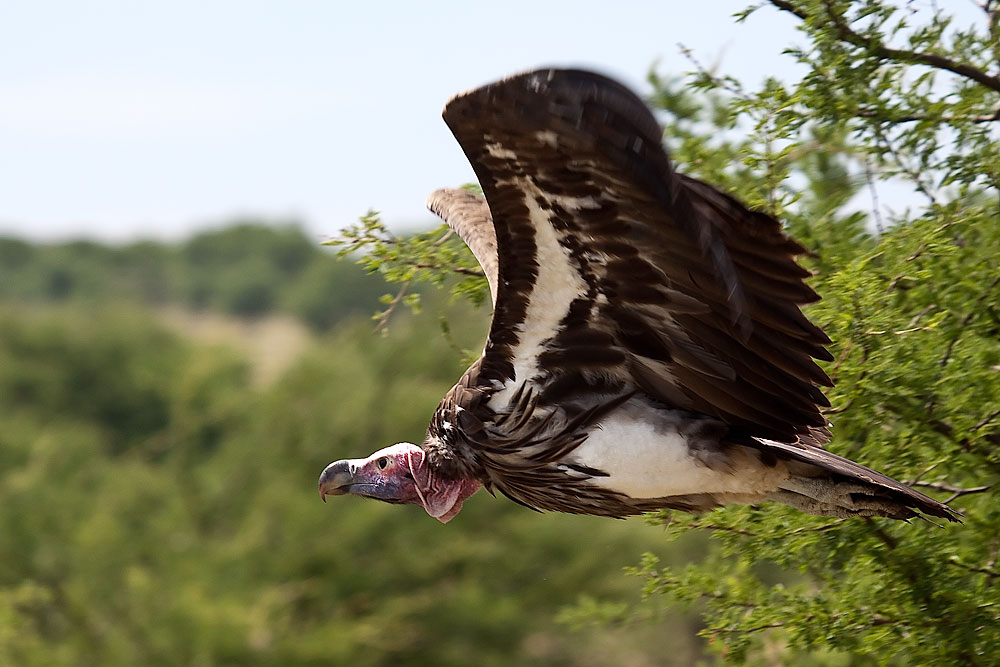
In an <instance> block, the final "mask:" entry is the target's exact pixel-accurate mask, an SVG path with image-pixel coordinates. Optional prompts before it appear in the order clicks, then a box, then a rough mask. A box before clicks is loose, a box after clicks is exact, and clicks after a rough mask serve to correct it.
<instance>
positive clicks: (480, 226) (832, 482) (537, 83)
mask: <svg viewBox="0 0 1000 667" xmlns="http://www.w3.org/2000/svg"><path fill="white" fill-rule="evenodd" d="M444 120H445V122H446V123H447V124H448V127H449V128H451V131H452V132H453V133H454V135H455V138H456V139H457V140H458V142H459V144H461V146H462V149H463V150H464V151H465V154H466V156H467V157H468V159H469V162H471V163H472V167H473V169H474V170H475V172H476V176H477V177H478V178H479V182H480V184H481V186H482V190H483V193H484V195H485V197H483V196H480V195H478V194H475V193H472V192H469V191H466V190H438V191H436V192H434V193H433V194H431V196H430V198H429V199H428V201H427V205H428V207H429V208H430V210H431V211H433V212H434V213H436V214H437V215H439V216H440V217H442V218H443V219H444V220H445V221H446V222H447V223H448V224H449V225H450V226H451V227H452V229H454V230H455V232H457V233H458V235H459V236H461V238H462V239H463V240H464V241H465V242H466V244H468V246H469V248H470V249H471V250H472V252H473V253H474V254H475V256H476V258H477V259H478V260H479V263H480V264H481V265H482V268H483V271H484V273H485V274H486V277H487V279H488V281H489V287H490V292H491V294H492V297H493V320H492V323H491V325H490V331H489V337H488V338H487V340H486V344H485V346H484V349H483V354H482V356H481V357H480V358H479V360H478V361H476V362H475V363H474V364H472V366H471V367H470V368H469V369H468V370H467V371H466V372H465V374H464V375H463V376H462V377H461V379H460V380H459V381H458V383H457V384H456V385H455V386H454V387H453V388H452V389H451V391H449V392H448V394H447V395H446V396H445V397H444V399H443V400H442V401H441V404H440V405H439V406H438V408H437V411H436V412H435V413H434V416H433V417H432V418H431V422H430V426H429V427H428V429H427V435H426V437H425V438H424V441H423V443H421V444H420V445H415V444H410V443H399V444H395V445H392V446H390V447H386V448H385V449H381V450H379V451H377V452H375V453H374V454H372V455H371V456H369V457H368V458H363V459H350V460H343V461H335V462H334V463H331V464H330V465H329V466H327V468H326V469H325V470H324V471H323V473H322V475H321V476H320V478H319V491H320V495H321V496H323V497H324V498H325V496H329V495H342V494H348V493H350V494H354V495H358V496H365V497H368V498H375V499H378V500H382V501H386V502H390V503H413V504H417V505H420V506H421V507H423V508H424V509H425V510H426V511H427V513H428V514H430V515H431V516H432V517H435V518H437V519H438V520H440V521H442V522H447V521H449V520H451V519H452V518H453V517H454V516H455V515H456V514H457V513H458V512H459V510H460V509H461V507H462V503H463V502H464V501H465V499H466V498H468V497H469V496H471V495H472V494H473V493H475V492H476V491H477V490H479V489H480V488H482V487H485V488H486V489H487V490H488V491H489V492H490V493H493V494H495V492H497V491H499V492H500V493H502V494H503V495H505V496H507V497H508V498H510V499H511V500H513V501H515V502H517V503H520V504H522V505H525V506H527V507H529V508H532V509H535V510H540V511H541V510H552V511H558V512H569V513H573V514H595V515H601V516H611V517H623V516H626V515H631V514H638V513H641V512H645V511H648V510H655V509H658V508H670V509H679V510H686V511H691V512H701V511H704V510H708V509H710V508H713V507H718V506H720V505H724V504H727V503H748V504H756V503H759V502H761V501H765V500H772V501H778V502H782V503H785V504H787V505H790V506H792V507H795V508H798V509H800V510H802V511H804V512H808V513H811V514H820V515H826V516H835V517H849V516H863V517H868V516H884V517H891V518H894V519H909V518H911V517H914V516H920V515H921V514H927V515H932V516H936V517H943V518H945V519H949V520H957V518H956V515H955V513H954V512H953V511H952V510H951V509H950V508H948V507H947V506H946V505H944V504H943V503H940V502H938V501H936V500H934V499H932V498H929V497H927V496H925V495H923V494H921V493H918V492H916V491H914V490H913V489H911V488H909V487H907V486H906V485H904V484H901V483H900V482H897V481H896V480H894V479H891V478H889V477H887V476H886V475H883V474H881V473H879V472H876V471H874V470H871V469H869V468H865V467H864V466H861V465H858V464H857V463H854V462H853V461H849V460H847V459H844V458H841V457H840V456H837V455H836V454H832V453H830V452H828V451H826V450H825V449H824V445H825V444H826V443H827V441H828V440H829V437H830V435H829V432H828V431H827V426H828V424H827V421H826V419H824V417H823V414H822V412H821V409H822V408H823V407H827V406H829V405H830V404H829V402H828V401H827V399H826V397H825V396H824V395H823V392H822V390H821V389H820V387H821V386H830V384H831V382H830V379H829V377H827V375H826V373H824V372H823V370H822V369H820V367H819V366H817V365H816V363H815V361H814V359H820V360H824V361H830V360H832V359H833V357H832V356H831V355H830V353H829V352H828V351H827V350H826V348H825V345H826V344H827V343H829V342H830V339H829V338H827V336H826V335H825V334H824V333H823V331H822V330H821V329H820V328H819V327H817V326H816V325H814V324H813V323H811V322H810V321H809V320H808V319H807V318H806V317H805V315H803V314H802V311H801V310H800V309H799V307H800V306H801V305H802V304H806V303H810V302H813V301H816V300H818V299H819V297H818V296H817V294H816V293H815V292H814V291H813V290H812V289H811V288H810V287H809V286H808V285H806V284H805V282H804V279H805V278H806V277H808V275H809V273H808V272H807V271H806V270H805V269H803V268H802V267H801V266H799V265H798V264H797V263H796V261H795V256H796V255H798V254H800V253H802V252H804V248H803V247H802V246H801V245H799V244H798V243H796V242H795V241H794V240H792V239H791V238H789V237H788V236H787V235H786V234H785V233H784V231H783V230H782V227H781V224H780V223H779V222H778V221H777V220H775V219H774V218H772V217H770V216H769V215H767V214H765V213H762V212H759V211H752V210H749V209H747V208H746V207H744V206H743V205H742V204H740V203H739V202H738V201H736V200H735V199H733V198H732V197H729V196H727V195H725V194H723V193H722V192H719V191H718V190H716V189H715V188H713V187H712V186H710V185H707V184H705V183H702V182H700V181H698V180H695V179H693V178H689V177H687V176H684V175H682V174H679V173H677V172H675V171H674V169H673V167H672V166H671V164H670V160H669V158H668V157H667V154H666V152H665V150H664V148H663V146H662V144H661V129H660V127H659V125H658V124H657V122H656V120H655V119H654V118H653V115H652V114H651V113H650V111H649V109H648V108H647V107H646V105H645V104H644V103H643V102H642V100H640V99H639V98H638V97H637V96H636V95H635V94H633V93H632V92H631V91H629V90H628V89H627V88H625V87H624V86H623V85H621V84H619V83H617V82H615V81H613V80H611V79H608V78H606V77H604V76H601V75H599V74H595V73H592V72H587V71H580V70H558V69H545V70H538V71H534V72H528V73H525V74H518V75H515V76H512V77H509V78H506V79H503V80H501V81H498V82H496V83H492V84H489V85H486V86H483V87H481V88H477V89H475V90H472V91H470V92H466V93H462V94H459V95H457V96H456V97H454V98H453V99H452V100H451V101H450V102H448V104H447V105H446V106H445V108H444Z"/></svg>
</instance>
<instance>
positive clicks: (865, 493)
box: [756, 440, 961, 523]
mask: <svg viewBox="0 0 1000 667" xmlns="http://www.w3.org/2000/svg"><path fill="white" fill-rule="evenodd" d="M758 443H759V444H758V445H756V446H758V447H759V448H760V449H761V450H762V451H766V452H770V453H771V454H773V455H775V456H777V457H778V458H780V459H782V460H784V461H786V462H789V463H791V464H792V465H790V466H789V469H790V472H791V473H792V474H791V476H790V477H789V479H787V480H786V481H785V482H783V483H782V484H781V485H780V489H781V490H780V491H778V492H776V493H774V494H772V499H773V500H777V501H779V502H783V503H785V504H788V505H792V506H793V507H797V508H799V509H801V510H803V511H805V512H809V513H810V514H822V515H827V516H884V517H889V518H892V519H910V518H913V517H916V516H919V514H928V515H930V516H936V517H940V518H942V519H947V520H948V521H955V522H959V523H960V522H961V519H960V515H959V514H958V512H956V511H955V510H953V509H951V508H950V507H948V506H947V505H945V504H944V503H942V502H939V501H937V500H934V499H933V498H930V497H928V496H925V495H924V494H922V493H920V492H919V491H915V490H913V489H911V488H910V487H908V486H906V485H905V484H903V483H902V482H898V481H896V480H894V479H893V478H891V477H889V476H888V475H883V474H882V473H880V472H878V471H875V470H872V469H871V468H866V467H865V466H863V465H860V464H858V463H855V462H854V461H851V460H850V459H845V458H844V457H842V456H837V455H836V454H833V453H831V452H828V451H826V450H825V449H820V448H819V447H814V446H812V445H808V444H803V443H795V444H786V443H781V442H774V441H772V440H758ZM796 462H797V463H798V464H802V465H795V463H796Z"/></svg>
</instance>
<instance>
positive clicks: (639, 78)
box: [0, 0, 802, 242]
mask: <svg viewBox="0 0 1000 667" xmlns="http://www.w3.org/2000/svg"><path fill="white" fill-rule="evenodd" d="M748 2H749V0H738V1H733V0H713V1H712V2H691V1H690V0H659V1H657V2H633V1H630V0H618V1H616V2H614V1H610V0H596V1H591V0H577V1H576V2H539V1H535V2H523V1H520V0H510V1H507V0H505V1H504V2H489V3H487V2H468V1H467V0H466V1H464V2H434V3H430V2H377V1H374V0H371V1H366V0H353V1H351V2H336V1H331V0H327V1H321V0H312V1H309V0H286V1H283V2H279V1H276V0H275V1H272V2H262V1H256V0H240V1H233V0H198V1H190V0H170V1H169V2H159V1H156V2H153V1H145V2H136V1H134V0H61V1H54V0H32V2H6V3H2V4H0V235H16V236H22V237H27V238H31V239H36V240H55V239H66V238H78V237H87V238H94V239H99V240H105V241H114V242H125V241H130V240H134V239H141V238H160V239H177V238H183V237H185V236H187V235H189V234H190V233H191V232H192V231H193V230H196V229H202V228H205V227H215V226H219V225H221V224H224V223H225V222H226V221H229V220H232V219H233V218H235V217H239V216H249V217H256V218H265V219H272V220H273V219H289V218H293V219H296V220H299V221H301V222H302V223H303V224H304V225H305V226H306V228H307V230H308V232H309V233H310V234H312V235H314V236H315V237H316V238H317V239H322V238H325V237H326V236H328V235H331V234H334V233H335V232H336V231H337V230H338V229H341V228H343V227H344V226H346V225H348V224H350V223H352V222H353V221H355V220H356V219H357V218H358V217H359V216H360V215H362V214H364V213H365V212H366V211H367V210H369V209H375V210H378V211H381V212H382V215H383V218H384V219H385V220H386V221H387V222H389V223H390V225H392V226H395V227H400V226H411V225H416V224H420V223H422V222H430V220H431V217H430V214H429V213H427V212H426V211H425V209H424V200H425V198H426V196H427V194H429V193H430V192H431V191H432V190H434V189H436V188H439V187H442V186H457V185H460V184H462V183H466V182H470V181H474V180H475V178H474V175H473V173H472V170H471V168H470V167H469V166H468V163H467V162H466V160H465V157H464V155H463V154H462V152H461V150H460V148H459V147H458V144H457V143H456V142H455V141H454V139H453V138H452V136H451V134H450V132H449V131H448V129H447V127H446V126H445V125H444V122H443V121H442V120H441V116H440V112H441V109H442V107H443V106H444V103H445V102H446V101H447V100H448V99H449V98H450V97H451V96H452V95H454V94H455V93H457V92H459V91H462V90H466V89H469V88H473V87H476V86H479V85H482V84H484V83H488V82H490V81H492V80H495V79H498V78H500V77H503V76H505V75H508V74H511V73H514V72H517V71H523V70H527V69H532V68H535V67H539V66H548V65H563V66H566V65H570V66H576V67H581V66H582V67H588V68H593V69H597V70H599V71H602V72H604V73H606V74H610V75H612V76H614V77H616V78H619V79H620V80H622V81H623V82H624V83H626V84H627V85H629V86H630V87H632V88H633V89H635V90H636V91H637V92H639V93H640V94H646V93H648V92H649V87H648V85H646V84H645V76H646V73H647V72H648V71H649V69H650V67H651V66H652V65H653V64H654V63H658V64H657V68H658V71H659V72H661V73H663V74H670V73H676V74H681V73H684V72H687V71H690V70H691V69H692V68H693V67H692V65H691V63H690V62H689V61H688V60H687V59H686V58H685V57H684V56H683V55H682V54H681V53H680V47H679V44H681V43H683V44H684V45H685V46H687V47H689V48H691V49H692V50H693V51H694V53H695V54H696V56H697V57H698V59H699V60H700V61H701V62H702V63H704V64H706V65H715V64H719V65H720V67H721V70H722V71H724V72H726V73H729V74H732V75H735V76H737V77H739V78H741V79H743V81H744V82H745V83H747V84H751V85H753V84H756V83H759V82H760V81H761V80H762V79H763V78H764V77H765V76H768V75H771V74H778V75H783V76H788V75H789V74H790V73H792V72H794V65H793V64H792V62H791V58H789V57H788V56H782V55H781V51H782V49H783V48H786V47H788V46H790V45H792V44H793V43H796V42H801V41H802V38H801V37H799V36H798V33H797V32H796V30H795V28H794V27H795V22H794V21H793V20H792V19H791V17H788V16H787V15H783V14H781V13H780V12H777V11H775V10H773V9H770V8H765V9H762V10H761V11H759V12H758V13H757V14H755V15H754V16H752V17H751V18H750V19H749V20H748V22H747V23H745V24H743V25H737V24H736V23H735V21H734V20H733V18H732V14H733V13H734V12H736V11H739V10H741V9H743V8H744V6H745V5H746V4H748Z"/></svg>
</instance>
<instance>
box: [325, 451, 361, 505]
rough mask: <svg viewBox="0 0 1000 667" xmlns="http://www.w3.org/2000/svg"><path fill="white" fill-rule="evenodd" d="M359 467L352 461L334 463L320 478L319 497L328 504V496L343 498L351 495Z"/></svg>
mask: <svg viewBox="0 0 1000 667" xmlns="http://www.w3.org/2000/svg"><path fill="white" fill-rule="evenodd" d="M355 470H357V467H356V466H355V465H354V462H353V461H351V460H343V461H334V462H333V463H331V464H330V465H328V466H327V467H326V469H325V470H324V471H323V474H321V475H320V476H319V497H320V499H322V501H323V502H324V503H325V502H326V497H327V496H342V495H344V494H346V493H350V491H351V485H352V484H353V483H354V472H355Z"/></svg>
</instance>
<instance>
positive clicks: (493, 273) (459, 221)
mask: <svg viewBox="0 0 1000 667" xmlns="http://www.w3.org/2000/svg"><path fill="white" fill-rule="evenodd" d="M427 208H428V209H430V211H431V212H432V213H434V214H435V215H436V216H438V217H439V218H441V219H442V220H444V221H445V222H446V223H448V226H449V227H451V228H452V229H453V230H455V232H456V233H457V234H458V235H459V237H460V238H461V239H462V240H463V241H465V245H467V246H469V250H471V251H472V254H473V255H475V257H476V259H477V260H478V261H479V266H481V267H482V269H483V273H484V274H486V281H487V282H488V283H489V285H490V296H491V297H492V299H493V303H496V302H497V235H496V232H495V231H494V229H493V216H492V215H491V214H490V207H489V205H488V204H487V203H486V198H485V197H483V196H482V195H480V194H477V193H475V192H471V191H469V190H462V189H459V188H441V189H440V190H435V191H434V192H432V193H431V194H430V196H429V197H428V198H427Z"/></svg>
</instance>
